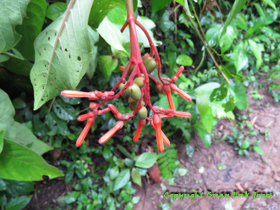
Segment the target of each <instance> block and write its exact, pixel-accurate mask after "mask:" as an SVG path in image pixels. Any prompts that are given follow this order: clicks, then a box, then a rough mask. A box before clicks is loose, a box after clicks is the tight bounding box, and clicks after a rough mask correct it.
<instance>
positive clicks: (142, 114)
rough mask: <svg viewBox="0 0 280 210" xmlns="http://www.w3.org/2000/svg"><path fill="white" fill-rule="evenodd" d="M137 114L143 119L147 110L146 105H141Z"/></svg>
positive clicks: (146, 114)
mask: <svg viewBox="0 0 280 210" xmlns="http://www.w3.org/2000/svg"><path fill="white" fill-rule="evenodd" d="M138 116H139V118H140V119H145V118H146V117H147V116H148V111H147V109H146V107H142V108H141V109H139V111H138Z"/></svg>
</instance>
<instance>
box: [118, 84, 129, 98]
mask: <svg viewBox="0 0 280 210" xmlns="http://www.w3.org/2000/svg"><path fill="white" fill-rule="evenodd" d="M125 85H126V83H121V84H120V85H119V88H120V90H122V89H123V88H124V86H125ZM128 96H129V93H128V89H127V88H126V89H125V91H124V92H123V93H122V97H124V98H127V97H128Z"/></svg>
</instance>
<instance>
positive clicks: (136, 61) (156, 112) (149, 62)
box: [61, 5, 191, 152]
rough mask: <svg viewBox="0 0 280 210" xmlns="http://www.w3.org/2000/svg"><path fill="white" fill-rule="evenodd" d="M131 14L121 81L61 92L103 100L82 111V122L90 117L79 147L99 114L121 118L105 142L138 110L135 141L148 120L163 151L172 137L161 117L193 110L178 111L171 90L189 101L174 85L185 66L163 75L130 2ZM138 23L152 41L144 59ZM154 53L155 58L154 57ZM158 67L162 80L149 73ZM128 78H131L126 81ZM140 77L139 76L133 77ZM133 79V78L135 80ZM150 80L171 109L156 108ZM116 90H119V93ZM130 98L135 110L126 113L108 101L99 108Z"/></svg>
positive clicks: (132, 107) (183, 114) (183, 115)
mask: <svg viewBox="0 0 280 210" xmlns="http://www.w3.org/2000/svg"><path fill="white" fill-rule="evenodd" d="M127 11H128V16H127V21H126V22H125V24H124V26H123V27H122V29H121V31H122V32H123V30H124V29H125V27H126V26H127V25H129V29H130V43H131V46H130V48H131V56H130V59H129V63H128V65H127V66H126V67H120V69H121V70H122V71H123V75H122V77H121V79H120V80H119V82H118V83H117V84H116V85H115V86H114V87H113V88H112V90H111V91H105V92H100V91H93V92H83V91H73V90H64V91H62V92H61V95H63V96H66V97H79V98H89V99H91V100H98V99H102V102H101V103H99V104H97V103H93V102H92V103H90V105H89V108H90V109H91V110H92V112H89V113H87V114H83V115H81V116H79V117H78V120H79V121H84V120H87V124H86V126H85V128H84V129H83V131H82V133H81V134H80V136H79V138H78V140H77V142H76V146H80V145H81V144H82V142H83V141H84V139H85V137H86V135H87V133H88V132H89V129H90V127H91V126H92V125H93V123H94V121H95V119H96V115H101V114H103V113H105V112H109V111H111V112H112V113H113V114H114V115H115V117H116V118H117V119H118V120H119V121H118V122H117V123H116V124H115V126H114V127H113V128H112V129H111V130H109V131H108V132H107V133H106V134H104V135H103V136H102V137H101V138H100V139H99V143H100V144H103V143H105V142H106V141H108V140H109V139H110V138H111V137H112V136H113V135H114V134H115V133H116V132H117V131H118V130H120V129H121V128H122V127H123V123H124V122H125V121H128V120H130V119H131V118H133V117H134V116H135V115H136V113H138V116H139V121H138V128H137V129H136V132H135V135H134V137H133V141H134V142H137V141H138V139H139V136H140V133H141V130H142V128H143V126H144V125H145V124H146V120H148V121H149V122H150V124H151V126H152V127H153V128H154V129H155V130H156V139H157V145H158V149H159V151H160V152H163V151H164V145H163V143H165V144H166V145H170V141H169V139H168V138H167V137H166V135H165V134H164V133H163V132H162V130H161V125H162V122H161V119H164V118H169V117H173V116H178V117H184V118H189V117H191V114H190V113H187V112H180V111H176V110H175V106H174V103H173V100H172V96H171V90H172V91H175V92H177V93H178V94H179V95H181V96H182V97H183V98H184V99H186V100H188V101H190V100H191V97H190V96H189V95H187V94H186V93H185V92H184V91H182V90H180V89H179V88H178V87H177V86H176V85H175V84H173V83H174V82H175V81H176V80H177V78H178V77H179V75H180V74H181V73H182V72H183V70H184V67H183V66H181V67H180V68H179V69H178V71H177V73H176V74H175V76H173V77H172V79H170V78H162V77H161V74H160V69H161V64H160V58H159V55H158V52H157V49H156V47H155V46H154V44H153V42H152V40H151V38H150V36H149V34H148V32H147V31H146V29H145V28H144V27H143V26H142V25H141V24H140V23H139V22H138V21H137V20H136V19H135V17H134V14H133V12H131V11H133V9H131V5H128V9H127ZM136 25H137V26H139V27H140V28H141V29H142V31H143V32H144V33H145V35H146V36H147V38H148V40H149V44H150V51H151V52H150V54H146V55H144V57H143V59H142V58H141V53H140V48H139V44H138V38H137V33H136ZM154 54H155V58H153V57H154ZM155 68H157V72H158V78H159V81H158V80H157V79H156V78H154V77H153V76H151V75H150V73H151V72H152V71H153V70H154V69H155ZM126 77H128V80H127V81H126ZM135 77H137V78H136V79H134V78H135ZM133 79H134V80H133ZM150 79H151V80H153V81H154V82H155V83H156V91H157V92H158V93H159V94H162V93H163V92H164V93H165V94H166V95H167V99H168V103H169V107H170V109H163V108H162V107H156V106H155V107H153V106H152V104H151V101H150V85H149V82H150ZM118 87H120V91H116V90H117V88H118ZM116 92H117V93H116ZM121 95H122V96H123V97H128V102H129V103H130V106H129V107H130V109H131V110H133V113H131V114H125V115H123V114H122V113H120V112H119V111H118V110H117V108H116V107H115V106H114V105H113V104H109V105H108V107H107V108H105V109H100V107H101V106H102V105H103V104H104V103H105V102H107V101H108V100H112V99H115V98H119V97H120V96H121ZM147 105H148V106H149V108H150V109H151V110H152V112H153V115H152V116H150V117H148V116H147V113H148V112H147V109H146V106H147Z"/></svg>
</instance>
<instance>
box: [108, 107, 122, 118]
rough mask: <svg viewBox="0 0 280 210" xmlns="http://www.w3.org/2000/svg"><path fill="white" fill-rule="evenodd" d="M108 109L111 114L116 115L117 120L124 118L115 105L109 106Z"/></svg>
mask: <svg viewBox="0 0 280 210" xmlns="http://www.w3.org/2000/svg"><path fill="white" fill-rule="evenodd" d="M108 107H109V109H110V110H111V112H113V113H114V115H115V116H116V118H118V119H119V120H120V119H121V118H122V113H120V112H119V111H118V110H117V108H116V107H115V106H114V105H113V104H109V105H108Z"/></svg>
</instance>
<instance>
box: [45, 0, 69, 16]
mask: <svg viewBox="0 0 280 210" xmlns="http://www.w3.org/2000/svg"><path fill="white" fill-rule="evenodd" d="M66 9H67V5H66V4H65V3H63V2H56V3H53V4H51V5H50V6H49V7H48V9H47V11H46V17H47V18H50V19H51V20H55V19H56V18H58V17H59V16H60V15H62V14H63V12H64V11H65V10H66Z"/></svg>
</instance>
